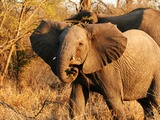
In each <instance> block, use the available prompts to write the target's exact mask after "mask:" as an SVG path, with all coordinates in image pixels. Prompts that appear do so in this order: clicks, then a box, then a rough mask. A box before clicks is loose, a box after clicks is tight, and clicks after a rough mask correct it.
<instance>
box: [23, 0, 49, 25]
mask: <svg viewBox="0 0 160 120" xmlns="http://www.w3.org/2000/svg"><path fill="white" fill-rule="evenodd" d="M45 1H46V0H43V1H42V2H41V3H40V4H39V5H38V7H37V8H36V9H35V10H34V12H33V13H32V14H31V15H30V17H29V18H28V19H27V20H26V22H25V23H24V24H23V25H26V24H27V23H28V22H29V21H30V20H31V19H32V17H33V16H34V15H35V14H36V12H37V11H38V10H39V8H40V7H41V5H42V4H43V3H44V2H45Z"/></svg>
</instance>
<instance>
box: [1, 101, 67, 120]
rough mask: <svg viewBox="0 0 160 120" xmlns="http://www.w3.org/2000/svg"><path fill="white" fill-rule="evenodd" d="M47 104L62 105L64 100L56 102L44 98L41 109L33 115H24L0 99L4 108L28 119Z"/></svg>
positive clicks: (33, 117)
mask: <svg viewBox="0 0 160 120" xmlns="http://www.w3.org/2000/svg"><path fill="white" fill-rule="evenodd" d="M48 104H59V105H62V106H63V105H64V102H56V101H49V100H45V101H44V102H43V104H42V107H41V109H40V110H39V111H38V112H37V113H36V114H35V115H33V116H27V115H25V114H23V113H21V112H18V111H17V110H15V109H14V108H13V107H12V106H10V105H9V104H7V103H5V102H1V101H0V105H2V106H3V107H4V108H7V109H10V110H12V111H13V112H15V113H17V114H19V115H21V116H23V117H25V118H30V119H35V118H36V117H38V115H39V114H40V113H42V111H43V109H44V107H45V106H47V105H48Z"/></svg>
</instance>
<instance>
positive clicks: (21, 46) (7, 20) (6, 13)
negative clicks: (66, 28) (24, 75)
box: [0, 0, 67, 80]
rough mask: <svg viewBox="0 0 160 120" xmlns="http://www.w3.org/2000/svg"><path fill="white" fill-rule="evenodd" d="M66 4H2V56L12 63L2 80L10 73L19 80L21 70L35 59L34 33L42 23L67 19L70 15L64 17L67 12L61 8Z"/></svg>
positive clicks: (49, 0) (33, 0)
mask: <svg viewBox="0 0 160 120" xmlns="http://www.w3.org/2000/svg"><path fill="white" fill-rule="evenodd" d="M62 1H63V0H54V1H53V0H24V1H22V2H20V1H15V0H10V1H7V0H3V1H0V3H1V4H2V6H0V54H3V55H2V56H8V57H7V58H1V59H5V61H8V62H6V64H3V66H2V67H1V69H0V71H1V74H2V77H4V75H5V74H7V71H8V72H9V74H10V75H12V76H16V79H18V74H19V72H20V70H21V68H22V67H23V66H24V64H26V63H27V59H29V58H31V57H32V56H33V54H31V52H29V53H28V51H30V49H31V48H30V43H29V35H30V33H31V32H32V31H33V29H34V28H35V27H36V26H37V25H38V24H39V22H40V21H41V20H42V19H53V20H60V19H63V18H64V17H65V16H66V15H67V13H65V12H63V13H62V11H64V10H63V8H62V6H61V2H62ZM9 54H10V55H9ZM22 56H23V57H22ZM25 56H27V57H25ZM0 61H1V60H0ZM9 64H10V65H9ZM8 68H9V70H8ZM2 77H1V80H2V79H3V78H2Z"/></svg>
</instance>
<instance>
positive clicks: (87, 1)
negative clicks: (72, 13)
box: [80, 0, 92, 11]
mask: <svg viewBox="0 0 160 120" xmlns="http://www.w3.org/2000/svg"><path fill="white" fill-rule="evenodd" d="M91 5H92V0H81V1H80V11H82V10H91Z"/></svg>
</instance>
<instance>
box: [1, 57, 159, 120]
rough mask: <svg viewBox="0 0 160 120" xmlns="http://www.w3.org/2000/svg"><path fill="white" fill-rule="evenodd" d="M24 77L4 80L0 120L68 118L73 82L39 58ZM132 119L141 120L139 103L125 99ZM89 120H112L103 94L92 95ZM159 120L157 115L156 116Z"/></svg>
mask: <svg viewBox="0 0 160 120" xmlns="http://www.w3.org/2000/svg"><path fill="white" fill-rule="evenodd" d="M20 78H21V79H20V80H19V81H18V84H17V82H16V81H13V80H10V79H5V85H4V86H3V88H2V89H1V90H0V120H68V119H69V112H68V109H69V105H68V101H69V94H70V90H71V87H70V84H62V83H61V82H60V81H59V80H58V78H57V77H56V76H55V75H53V73H52V72H51V70H50V68H49V67H48V65H46V64H45V63H44V62H43V61H42V60H41V59H39V58H37V59H34V60H32V61H31V63H30V64H29V65H27V66H26V67H25V69H24V70H23V73H22V74H21V77H20ZM125 110H126V114H127V117H128V119H129V120H142V118H143V111H142V108H141V107H140V105H139V104H138V103H137V102H134V101H133V102H125ZM85 118H86V120H110V119H112V117H111V115H110V112H109V110H108V108H107V105H106V104H105V102H104V100H103V98H102V96H101V95H99V94H96V93H91V94H90V99H89V101H88V104H87V107H86V112H85ZM157 120H158V117H157Z"/></svg>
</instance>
